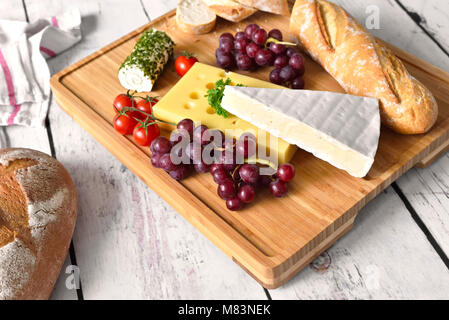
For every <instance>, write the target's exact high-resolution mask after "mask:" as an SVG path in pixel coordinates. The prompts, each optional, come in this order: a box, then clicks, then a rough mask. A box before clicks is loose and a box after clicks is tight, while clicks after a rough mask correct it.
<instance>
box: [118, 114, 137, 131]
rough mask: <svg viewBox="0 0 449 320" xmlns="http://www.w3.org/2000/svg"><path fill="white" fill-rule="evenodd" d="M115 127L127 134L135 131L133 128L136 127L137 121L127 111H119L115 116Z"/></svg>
mask: <svg viewBox="0 0 449 320" xmlns="http://www.w3.org/2000/svg"><path fill="white" fill-rule="evenodd" d="M113 122H114V129H115V130H116V131H117V132H118V133H120V134H122V135H127V134H131V133H133V129H134V128H135V126H136V124H137V121H136V119H134V118H133V117H131V116H130V115H129V114H127V113H126V112H119V114H117V115H116V116H115V117H114V121H113Z"/></svg>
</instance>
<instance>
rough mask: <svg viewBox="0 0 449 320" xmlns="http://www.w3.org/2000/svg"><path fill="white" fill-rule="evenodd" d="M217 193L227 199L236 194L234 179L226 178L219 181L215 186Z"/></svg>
mask: <svg viewBox="0 0 449 320" xmlns="http://www.w3.org/2000/svg"><path fill="white" fill-rule="evenodd" d="M217 193H218V195H219V196H220V198H222V199H223V200H229V199H232V198H234V197H235V196H236V189H235V184H234V181H232V180H226V181H224V182H223V183H220V184H219V185H218V188H217Z"/></svg>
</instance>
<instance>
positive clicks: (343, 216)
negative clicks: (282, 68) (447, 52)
mask: <svg viewBox="0 0 449 320" xmlns="http://www.w3.org/2000/svg"><path fill="white" fill-rule="evenodd" d="M174 15H175V11H172V12H169V13H168V14H166V15H165V16H163V17H160V18H158V19H156V20H154V21H152V22H151V23H149V24H147V25H144V26H142V27H141V28H139V29H137V30H136V31H133V32H131V33H130V34H128V35H125V36H124V37H122V38H120V39H118V40H117V41H115V42H114V43H112V44H110V45H108V46H106V47H105V48H103V49H101V50H99V51H97V52H95V53H93V54H92V55H90V56H88V57H86V58H85V59H83V60H81V61H80V62H78V63H76V64H74V65H72V66H70V67H68V68H66V69H64V70H62V71H61V72H59V73H58V74H56V75H54V76H53V77H52V79H51V85H52V89H53V92H54V94H55V97H56V100H57V102H58V104H59V105H60V107H61V108H62V109H63V110H65V111H66V112H67V113H68V114H69V115H70V116H71V117H72V118H73V119H74V120H75V121H76V122H78V123H79V124H80V125H81V126H82V127H83V128H84V129H86V130H87V131H88V132H89V133H90V134H91V135H92V136H93V137H94V138H95V139H96V140H98V141H99V142H100V143H101V144H102V145H103V146H104V147H106V148H107V149H108V150H109V151H110V152H111V153H112V154H113V155H114V156H116V157H117V158H118V159H119V160H120V161H121V162H122V163H123V164H124V165H126V166H127V167H128V168H129V169H130V170H131V171H132V172H133V173H134V174H136V175H137V176H138V177H139V178H140V179H142V180H143V181H144V182H145V183H146V184H147V185H148V186H149V187H151V188H152V189H153V190H155V191H156V192H157V193H158V194H159V195H160V196H161V197H162V198H163V199H164V200H166V201H167V202H168V203H169V204H170V205H172V206H173V208H174V209H175V210H177V211H178V212H179V213H180V214H181V215H183V216H184V217H185V218H186V219H187V220H188V221H189V222H190V223H192V224H193V225H194V226H195V227H196V228H197V229H199V230H200V231H201V232H202V233H203V234H204V235H205V236H206V237H208V238H209V239H210V240H211V241H212V242H213V243H214V244H215V245H216V246H218V247H219V248H220V249H221V250H222V251H224V252H225V253H226V254H227V255H228V256H229V257H231V259H232V260H234V261H235V262H236V263H238V264H239V265H241V266H242V268H244V269H245V270H247V272H248V273H249V274H251V275H252V277H254V278H255V279H256V280H257V281H259V282H260V283H261V284H262V285H263V286H264V287H266V288H270V289H273V288H276V287H278V286H280V285H282V284H284V283H285V282H286V281H288V279H290V278H291V277H293V276H294V275H295V274H296V273H297V272H298V271H299V270H301V269H302V268H303V267H304V266H305V265H307V263H309V262H310V261H311V260H312V259H313V258H314V257H316V256H318V255H319V254H320V253H321V252H322V251H323V250H325V249H326V248H327V247H329V246H330V245H332V243H334V242H335V241H336V240H337V239H338V238H339V237H340V236H342V235H343V234H344V233H346V232H347V231H349V229H350V228H351V226H352V224H353V222H354V219H355V217H356V216H357V213H358V212H359V211H360V210H361V209H362V208H363V207H364V206H365V205H366V204H367V203H368V202H369V201H370V200H372V199H374V198H375V197H376V196H377V195H378V194H379V193H380V192H381V191H382V190H384V189H385V188H387V187H388V186H389V185H390V184H391V183H392V182H394V181H395V180H396V179H397V178H398V177H400V176H401V175H402V174H404V173H405V172H406V171H407V170H409V169H410V168H412V167H414V166H419V163H420V161H424V162H425V161H430V160H428V159H431V160H434V159H435V155H437V154H439V153H441V152H442V150H443V149H444V146H445V145H446V144H447V141H448V140H449V91H448V90H447V87H448V86H449V85H448V83H449V75H447V74H446V73H444V72H443V71H441V70H440V69H437V68H436V67H433V66H431V65H429V64H427V63H426V62H423V61H421V60H419V59H417V58H415V57H413V56H411V55H409V54H408V53H406V52H403V51H401V50H399V49H396V48H395V47H393V46H390V47H391V48H392V50H393V51H394V52H395V53H396V54H397V55H398V56H399V57H400V58H402V59H403V60H404V62H405V64H406V65H407V67H408V69H409V70H410V72H411V73H412V75H414V76H415V77H416V78H417V79H418V80H420V81H421V82H423V83H424V84H425V85H426V86H427V87H429V88H430V90H431V91H432V92H433V93H434V95H435V97H436V99H437V101H438V103H439V108H440V115H439V118H438V121H437V123H436V125H435V127H434V128H433V129H432V130H431V131H430V132H429V133H428V134H425V135H416V136H404V135H399V134H396V133H394V132H392V131H391V130H388V129H385V128H383V129H382V132H381V138H380V143H379V150H378V152H377V155H376V158H375V162H374V165H373V167H372V169H371V171H370V172H369V174H368V176H367V178H365V179H358V178H354V177H351V176H350V175H348V174H347V173H345V172H344V171H341V170H339V169H336V168H334V167H332V166H331V165H329V164H328V163H326V162H324V161H322V160H319V159H317V158H316V157H314V156H313V155H312V154H310V153H307V152H305V151H303V150H298V152H297V153H296V155H295V157H294V159H293V160H292V162H293V164H294V165H295V167H296V168H297V169H296V170H297V176H296V177H295V179H294V181H292V182H291V183H290V189H291V190H290V192H289V195H288V196H287V197H286V198H284V199H273V198H272V197H270V196H269V193H268V191H263V192H261V193H260V194H259V195H258V196H257V199H256V201H255V203H254V204H252V205H251V206H248V207H247V208H245V209H244V210H243V211H241V212H237V213H236V212H231V211H229V210H227V209H226V206H225V204H224V202H223V200H221V199H219V197H218V196H217V195H216V191H215V190H216V185H215V184H214V182H213V180H212V178H211V176H210V175H208V174H203V175H200V174H195V175H193V176H191V177H189V178H188V179H186V180H184V181H182V183H178V182H176V181H174V180H172V179H170V177H169V176H168V174H166V173H165V172H163V171H162V170H159V169H154V168H153V167H151V164H150V151H149V148H141V147H139V146H137V145H136V144H135V143H134V142H133V139H132V138H131V137H124V136H121V135H120V134H118V133H117V132H116V131H115V130H114V129H113V127H112V119H113V116H114V111H113V109H112V101H113V99H114V97H115V96H117V94H119V93H122V92H124V91H126V90H125V89H124V88H123V87H122V86H121V85H120V83H119V81H118V78H117V73H118V68H119V66H120V64H121V63H122V62H123V60H124V59H125V58H126V56H127V55H128V54H129V53H130V52H131V50H132V48H133V47H134V45H135V43H136V41H137V39H138V36H139V35H140V34H141V33H142V32H143V31H145V30H146V29H148V28H149V27H155V28H157V29H159V30H163V31H166V32H167V33H168V34H169V35H170V36H171V37H172V39H173V40H174V41H175V43H176V44H177V46H176V47H175V55H179V54H181V53H182V52H183V51H184V50H188V51H190V52H193V53H195V54H196V56H197V58H198V59H199V60H200V61H201V62H203V63H206V64H210V65H215V53H214V52H215V47H216V46H217V43H218V37H219V35H220V34H221V33H223V32H233V33H235V32H236V31H237V30H242V29H243V28H244V26H245V25H246V24H249V23H258V24H259V25H261V26H263V27H265V28H266V29H272V28H274V27H276V28H279V29H281V31H283V32H284V33H285V32H287V29H288V23H289V19H288V17H283V16H275V15H268V14H263V13H257V14H255V15H254V16H253V17H251V18H249V19H247V20H245V21H244V22H242V23H237V24H232V23H229V22H226V21H224V20H219V21H218V22H217V27H216V30H215V31H214V32H212V33H209V34H206V35H201V36H192V35H186V34H183V33H182V32H180V31H178V30H177V28H176V23H175V19H174ZM173 64H174V62H173V60H171V61H169V63H168V65H167V66H166V68H165V70H164V71H163V73H162V75H161V78H160V79H159V80H158V81H157V82H156V85H155V87H154V88H153V91H154V92H152V93H151V95H153V96H156V95H159V96H163V95H164V94H165V93H167V92H168V90H170V88H171V87H172V86H173V85H174V84H175V83H176V82H177V81H178V80H179V77H178V75H177V74H176V73H175V72H174V66H173ZM306 67H307V71H306V74H305V81H306V88H307V89H310V90H321V91H332V92H340V93H343V92H344V91H343V90H342V88H341V87H340V86H339V85H338V83H337V82H336V81H335V80H334V79H333V78H332V77H331V76H330V75H329V74H327V73H326V72H325V71H324V69H323V68H322V67H321V66H319V65H318V64H316V63H315V62H313V61H312V60H310V59H309V58H308V57H306ZM269 71H270V70H269V69H268V68H267V69H262V70H259V71H257V72H251V73H248V72H241V73H242V74H245V75H249V76H252V77H254V78H258V79H262V80H267V79H268V73H269ZM216 80H218V79H211V82H215V81H216ZM166 129H169V127H166V128H165V130H164V132H163V133H164V134H168V131H167V130H166ZM442 148H443V149H442ZM429 157H431V158H429ZM426 163H427V162H426Z"/></svg>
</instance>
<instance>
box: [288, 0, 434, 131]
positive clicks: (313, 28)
mask: <svg viewBox="0 0 449 320" xmlns="http://www.w3.org/2000/svg"><path fill="white" fill-rule="evenodd" d="M290 32H291V33H292V34H293V35H294V36H295V37H296V38H297V40H298V42H299V44H300V45H301V46H302V47H303V49H304V50H305V51H306V52H307V53H308V54H309V55H310V56H311V57H312V58H313V59H314V60H315V61H317V62H318V63H320V64H321V65H322V66H323V67H324V68H325V69H326V70H327V72H329V73H330V74H331V75H332V76H333V77H334V78H335V79H336V80H337V81H338V82H339V83H340V85H341V86H342V87H343V88H344V89H345V90H346V91H347V92H348V93H350V94H354V95H360V96H367V97H373V98H378V99H379V100H380V114H381V118H382V123H383V124H384V125H385V126H388V127H390V128H391V129H393V130H394V131H396V132H398V133H402V134H420V133H425V132H427V131H429V130H430V129H431V128H432V126H433V125H434V124H435V122H436V119H437V117H438V105H437V103H436V100H435V98H434V96H433V95H432V93H431V92H430V91H429V90H428V89H427V88H426V87H424V86H423V85H422V84H421V83H420V82H419V81H418V80H416V79H415V78H414V77H413V76H411V75H410V74H409V73H408V71H407V69H406V68H405V66H404V64H403V63H402V61H401V60H399V59H398V58H397V57H396V56H395V55H394V54H393V53H392V52H391V51H390V50H389V49H388V48H386V47H385V46H383V45H382V44H380V43H379V42H378V41H377V40H376V39H375V38H374V36H372V35H371V34H370V33H368V31H366V30H365V28H363V26H362V25H361V24H359V23H358V22H357V21H356V20H355V19H354V18H353V17H351V16H350V15H349V14H348V13H347V12H346V11H345V10H344V9H342V8H341V7H339V6H338V5H336V4H333V3H330V2H328V1H325V0H297V1H296V3H295V6H294V8H293V11H292V15H291V19H290Z"/></svg>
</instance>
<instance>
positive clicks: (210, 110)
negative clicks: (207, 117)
mask: <svg viewBox="0 0 449 320" xmlns="http://www.w3.org/2000/svg"><path fill="white" fill-rule="evenodd" d="M206 112H207V113H208V114H215V109H214V108H212V107H209V108H207V110H206Z"/></svg>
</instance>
